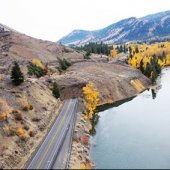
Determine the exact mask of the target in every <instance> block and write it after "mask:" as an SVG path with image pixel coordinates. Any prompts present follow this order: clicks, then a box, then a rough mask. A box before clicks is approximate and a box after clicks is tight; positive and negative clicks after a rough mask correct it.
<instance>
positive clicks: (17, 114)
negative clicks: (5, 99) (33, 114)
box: [15, 112, 23, 121]
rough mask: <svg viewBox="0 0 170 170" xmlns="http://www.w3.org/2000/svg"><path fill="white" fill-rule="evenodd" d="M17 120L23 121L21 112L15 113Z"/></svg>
mask: <svg viewBox="0 0 170 170" xmlns="http://www.w3.org/2000/svg"><path fill="white" fill-rule="evenodd" d="M15 120H18V121H20V120H23V116H22V113H21V112H16V113H15Z"/></svg>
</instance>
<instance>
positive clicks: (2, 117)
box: [0, 112, 7, 121]
mask: <svg viewBox="0 0 170 170" xmlns="http://www.w3.org/2000/svg"><path fill="white" fill-rule="evenodd" d="M6 120H7V113H6V112H1V113H0V121H6Z"/></svg>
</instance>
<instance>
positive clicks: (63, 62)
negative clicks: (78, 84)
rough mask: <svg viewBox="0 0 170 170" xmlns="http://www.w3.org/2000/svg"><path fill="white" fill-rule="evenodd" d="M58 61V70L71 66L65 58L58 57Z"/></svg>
mask: <svg viewBox="0 0 170 170" xmlns="http://www.w3.org/2000/svg"><path fill="white" fill-rule="evenodd" d="M58 61H59V65H60V67H59V71H61V70H67V68H68V67H70V66H71V63H70V62H69V61H67V60H66V59H65V58H64V59H63V60H62V59H60V58H58Z"/></svg>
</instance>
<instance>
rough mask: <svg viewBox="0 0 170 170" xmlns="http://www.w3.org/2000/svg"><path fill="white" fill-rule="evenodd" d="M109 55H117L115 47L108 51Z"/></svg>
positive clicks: (113, 56)
mask: <svg viewBox="0 0 170 170" xmlns="http://www.w3.org/2000/svg"><path fill="white" fill-rule="evenodd" d="M110 56H111V57H112V58H115V57H117V51H116V50H115V49H113V50H111V51H110Z"/></svg>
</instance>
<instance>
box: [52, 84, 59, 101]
mask: <svg viewBox="0 0 170 170" xmlns="http://www.w3.org/2000/svg"><path fill="white" fill-rule="evenodd" d="M52 93H53V96H54V97H55V98H57V99H58V98H59V97H60V91H59V88H58V85H57V83H56V82H55V83H54V84H53V87H52Z"/></svg>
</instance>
